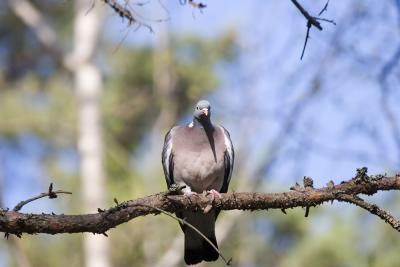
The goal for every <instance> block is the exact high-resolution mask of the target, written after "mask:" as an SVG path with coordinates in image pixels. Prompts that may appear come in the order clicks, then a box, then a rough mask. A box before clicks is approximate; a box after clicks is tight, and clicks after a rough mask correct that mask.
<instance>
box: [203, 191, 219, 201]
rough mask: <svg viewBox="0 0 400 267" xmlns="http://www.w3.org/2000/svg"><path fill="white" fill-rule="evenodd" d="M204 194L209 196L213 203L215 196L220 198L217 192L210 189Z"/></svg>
mask: <svg viewBox="0 0 400 267" xmlns="http://www.w3.org/2000/svg"><path fill="white" fill-rule="evenodd" d="M206 192H207V194H210V195H211V202H214V200H215V197H216V196H217V197H218V198H222V196H221V194H220V193H219V192H218V191H216V190H214V189H211V190H209V191H206Z"/></svg>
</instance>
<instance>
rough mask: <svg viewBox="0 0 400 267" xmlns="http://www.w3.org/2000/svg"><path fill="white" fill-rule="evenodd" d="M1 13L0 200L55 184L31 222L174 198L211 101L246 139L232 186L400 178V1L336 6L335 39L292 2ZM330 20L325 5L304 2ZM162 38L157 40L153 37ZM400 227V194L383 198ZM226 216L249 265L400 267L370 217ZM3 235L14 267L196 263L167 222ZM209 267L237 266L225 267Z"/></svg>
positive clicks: (336, 209)
mask: <svg viewBox="0 0 400 267" xmlns="http://www.w3.org/2000/svg"><path fill="white" fill-rule="evenodd" d="M139 1H140V0H138V1H136V0H135V1H134V0H128V1H120V3H121V4H123V5H126V7H128V8H129V9H130V10H131V11H132V15H133V16H134V17H135V18H137V20H138V21H139V22H140V23H141V24H137V23H133V24H131V25H130V24H129V22H128V21H127V20H126V19H125V20H124V19H122V18H120V17H119V16H118V15H117V14H116V13H115V12H114V11H113V10H112V9H111V8H110V7H109V6H107V5H105V4H104V2H102V1H92V0H75V1H65V0H60V1H49V0H45V1H43V0H42V1H37V0H8V1H2V2H0V6H1V8H0V62H1V63H0V206H2V207H10V208H12V207H14V206H15V205H16V204H17V203H18V202H19V201H21V200H23V199H27V198H29V197H31V196H33V195H36V194H38V193H40V192H44V191H46V190H47V188H48V185H49V183H50V182H53V183H54V186H55V189H63V190H67V191H72V192H73V195H72V196H71V197H70V196H61V197H59V198H57V199H55V200H49V199H42V200H39V201H36V202H33V203H31V204H29V205H27V206H26V207H24V208H23V210H22V211H23V212H35V213H41V212H54V213H57V214H59V213H65V214H77V213H84V212H92V213H93V212H96V211H97V208H106V207H110V206H112V205H113V198H114V197H115V198H117V199H118V200H119V201H120V202H121V201H124V200H128V199H134V198H138V197H142V196H146V195H149V194H153V193H156V192H160V191H163V190H165V189H166V185H165V180H164V177H163V173H162V167H161V163H160V153H161V149H162V143H163V138H164V135H165V133H166V132H167V131H168V129H169V128H170V127H172V126H173V125H175V124H178V123H179V124H184V123H188V122H190V121H191V113H192V107H193V105H194V104H195V103H196V101H197V100H199V99H201V98H205V99H208V100H209V101H210V102H211V103H212V106H213V120H214V122H217V123H222V124H223V125H224V126H225V127H226V128H227V129H229V131H230V133H231V137H232V140H233V143H234V145H235V150H236V155H237V158H236V162H235V170H234V175H233V177H232V182H231V186H230V191H232V190H234V191H266V192H281V191H287V190H289V187H290V186H292V185H293V184H294V183H295V182H296V181H299V182H300V181H302V177H303V176H305V175H307V176H311V177H312V178H313V179H314V185H315V186H317V187H321V186H324V185H325V184H326V183H327V182H328V181H329V180H333V181H334V182H335V183H340V181H342V180H345V179H348V178H350V177H352V176H353V175H354V173H355V170H356V168H359V167H362V166H367V167H368V169H369V173H370V174H378V173H382V174H383V173H388V174H393V173H395V172H396V171H399V166H400V126H399V125H400V105H398V103H399V100H400V91H399V80H400V67H399V60H400V1H399V0H386V1H373V0H349V1H331V2H330V4H329V6H328V10H327V12H325V13H324V14H323V17H325V18H328V19H334V20H335V21H336V22H337V25H336V26H334V25H332V24H329V23H322V26H323V28H324V29H323V31H318V30H316V29H315V28H312V29H311V32H310V35H311V39H310V40H309V42H308V46H307V48H306V51H305V55H304V58H303V60H302V61H300V55H301V50H302V47H303V43H304V39H305V34H306V20H305V19H304V17H303V16H302V15H301V14H300V13H299V11H298V10H297V9H296V8H295V7H294V5H293V4H292V3H291V1H289V0H287V1H265V0H253V1H229V0H220V1H203V3H204V4H206V5H207V7H206V8H205V9H203V10H202V11H201V10H199V9H194V8H193V7H192V6H190V5H188V4H186V5H183V4H182V1H181V2H180V1H156V0H150V1H148V2H139ZM301 3H302V4H303V6H304V7H305V8H306V9H307V10H308V11H309V12H310V13H311V14H318V12H319V11H320V10H321V9H322V8H323V7H324V5H325V3H326V2H325V0H318V1H311V0H303V1H301ZM149 26H150V27H151V30H152V31H151V30H150V29H149ZM369 199H370V200H371V201H374V202H375V203H378V204H379V205H382V206H383V207H385V208H387V209H389V210H390V211H391V212H393V214H394V215H397V217H399V216H400V208H399V205H398V204H399V203H400V198H399V196H398V193H382V192H381V193H379V194H377V195H376V196H374V197H371V198H369ZM287 213H288V214H287V215H284V214H283V213H281V212H280V211H270V210H268V211H259V212H239V211H231V212H223V213H222V214H221V215H220V217H219V219H218V224H217V230H216V231H217V239H218V240H219V243H220V248H221V250H222V252H223V254H224V255H225V256H226V257H228V258H229V257H233V266H241V267H242V266H243V267H252V266H254V267H255V266H279V267H289V266H290V267H296V266H298V267H301V266H304V267H305V266H325V267H330V266H332V267H339V266H340V267H346V266H352V267H354V266H383V267H384V266H398V262H399V261H400V254H399V253H398V248H399V246H400V236H399V235H398V234H397V233H396V232H395V230H393V229H392V228H391V227H389V226H388V225H386V224H385V223H384V222H383V221H381V220H379V219H378V218H376V217H373V216H371V215H370V214H368V213H367V212H365V211H363V210H360V209H359V208H356V207H352V206H349V205H346V204H341V203H336V202H335V203H334V204H333V205H324V206H321V207H318V208H314V209H311V211H310V215H309V217H308V218H304V210H302V209H295V210H288V211H287ZM108 235H109V237H108V238H107V237H105V236H98V235H96V236H95V235H92V234H74V235H66V234H65V235H55V236H49V235H32V236H29V235H23V237H22V239H18V238H15V237H10V238H9V239H8V240H6V239H0V266H21V267H31V266H33V267H34V266H43V267H46V266H85V267H111V266H162V267H165V266H183V259H182V256H183V238H182V237H183V235H182V233H181V231H180V228H179V226H178V223H177V222H176V221H173V220H171V219H170V218H168V217H166V216H162V215H160V216H147V217H143V218H137V219H135V220H133V221H131V222H129V223H126V224H124V225H121V226H119V227H117V228H116V229H113V230H111V231H109V232H108ZM202 266H224V263H223V261H222V260H219V261H218V262H216V263H214V264H208V265H207V264H202Z"/></svg>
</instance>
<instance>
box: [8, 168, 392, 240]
mask: <svg viewBox="0 0 400 267" xmlns="http://www.w3.org/2000/svg"><path fill="white" fill-rule="evenodd" d="M311 181H312V180H311ZM304 184H305V187H303V186H300V185H296V186H294V187H292V188H291V191H288V192H283V193H258V192H241V193H236V192H234V193H227V194H222V198H221V199H217V200H215V201H214V203H210V202H211V200H210V197H208V196H206V195H198V196H192V197H190V198H188V197H184V196H181V195H171V194H170V192H164V193H158V194H155V195H151V196H147V197H143V198H139V199H135V200H130V201H127V202H123V203H121V204H118V205H117V206H115V207H112V208H110V209H107V210H100V209H99V212H98V213H94V214H84V215H53V214H25V213H19V212H16V211H7V210H1V211H0V231H2V232H6V233H12V234H17V235H20V234H21V233H29V234H36V233H47V234H60V233H81V232H92V233H105V232H106V231H107V230H109V229H111V228H114V227H116V226H118V225H120V224H122V223H125V222H127V221H130V220H132V219H134V218H136V217H139V216H145V215H148V214H159V211H157V210H156V209H155V208H157V209H162V210H164V211H168V212H176V211H182V210H194V211H202V210H205V209H206V207H207V206H209V205H210V204H212V205H213V206H214V207H215V208H218V209H221V210H235V209H238V210H252V211H254V210H268V209H281V210H282V212H283V213H285V209H289V208H296V207H305V208H306V210H308V209H309V207H315V206H317V205H320V204H323V203H325V202H329V201H334V200H337V201H343V202H350V203H352V204H355V205H357V206H359V207H361V208H364V209H366V210H368V211H369V212H371V213H372V214H376V215H378V216H379V217H380V218H381V219H383V220H384V221H386V222H387V223H388V224H390V225H391V226H392V227H393V228H394V229H396V230H397V231H400V227H399V225H400V224H399V222H398V221H397V220H396V219H395V218H394V217H393V216H391V215H390V214H389V213H388V212H386V211H384V210H382V209H381V208H379V207H378V206H377V205H374V204H369V203H367V202H365V201H363V200H361V198H360V197H359V196H358V195H359V194H366V195H373V194H375V193H377V192H378V191H388V190H399V189H400V175H396V176H391V177H387V176H383V175H377V176H367V175H366V172H365V169H364V168H363V169H359V170H358V173H357V175H356V176H355V177H354V178H352V179H350V180H348V181H346V182H342V183H341V184H339V185H333V184H332V183H331V182H330V183H328V185H327V186H326V187H323V188H320V189H314V188H313V187H312V183H310V182H309V180H308V179H305V183H304Z"/></svg>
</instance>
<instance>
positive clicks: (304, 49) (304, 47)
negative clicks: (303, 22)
mask: <svg viewBox="0 0 400 267" xmlns="http://www.w3.org/2000/svg"><path fill="white" fill-rule="evenodd" d="M310 29H311V23H310V21H308V22H307V33H306V39H305V40H304V45H303V50H302V51H301V56H300V60H303V56H304V52H305V51H306V47H307V42H308V38H310Z"/></svg>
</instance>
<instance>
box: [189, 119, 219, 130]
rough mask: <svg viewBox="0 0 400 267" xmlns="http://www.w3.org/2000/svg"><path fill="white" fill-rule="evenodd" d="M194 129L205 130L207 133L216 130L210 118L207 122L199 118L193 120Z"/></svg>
mask: <svg viewBox="0 0 400 267" xmlns="http://www.w3.org/2000/svg"><path fill="white" fill-rule="evenodd" d="M193 127H198V128H204V130H206V132H207V131H210V130H212V129H213V128H214V127H213V125H212V123H211V120H210V119H209V118H208V119H206V120H199V119H197V118H193Z"/></svg>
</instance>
